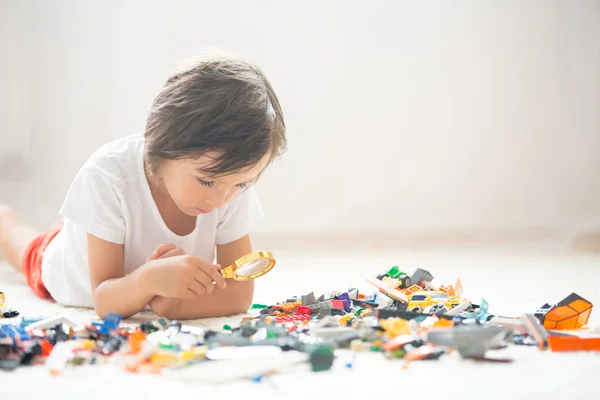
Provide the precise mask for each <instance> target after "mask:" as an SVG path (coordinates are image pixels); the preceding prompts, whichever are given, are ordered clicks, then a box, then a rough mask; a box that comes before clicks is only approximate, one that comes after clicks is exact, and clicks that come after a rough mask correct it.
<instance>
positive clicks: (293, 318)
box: [275, 315, 312, 323]
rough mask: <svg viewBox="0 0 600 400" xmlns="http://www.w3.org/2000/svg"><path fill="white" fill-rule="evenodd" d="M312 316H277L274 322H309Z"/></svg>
mask: <svg viewBox="0 0 600 400" xmlns="http://www.w3.org/2000/svg"><path fill="white" fill-rule="evenodd" d="M311 319H312V316H310V315H279V316H278V317H277V318H275V322H277V323H281V322H294V321H310V320H311Z"/></svg>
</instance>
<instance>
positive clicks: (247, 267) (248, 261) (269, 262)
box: [221, 251, 275, 281]
mask: <svg viewBox="0 0 600 400" xmlns="http://www.w3.org/2000/svg"><path fill="white" fill-rule="evenodd" d="M274 266H275V258H274V257H273V254H271V253H270V252H268V251H256V252H254V253H250V254H247V255H245V256H243V257H241V258H239V259H238V260H237V261H236V262H234V263H233V264H231V265H230V266H228V267H226V268H222V269H221V275H223V278H225V279H235V280H236V281H249V280H251V279H256V278H258V277H260V276H263V275H264V274H266V273H267V272H269V271H270V270H272V269H273V267H274Z"/></svg>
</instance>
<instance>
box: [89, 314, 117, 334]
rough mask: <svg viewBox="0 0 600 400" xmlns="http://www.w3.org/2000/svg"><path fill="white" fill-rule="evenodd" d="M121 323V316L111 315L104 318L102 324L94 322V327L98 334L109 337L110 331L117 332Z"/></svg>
mask: <svg viewBox="0 0 600 400" xmlns="http://www.w3.org/2000/svg"><path fill="white" fill-rule="evenodd" d="M120 323H121V316H120V315H119V314H114V313H109V314H108V315H106V316H105V317H104V319H103V320H102V322H92V327H94V328H96V331H97V332H98V333H103V334H105V335H108V334H110V331H112V330H116V329H117V328H118V327H119V324H120Z"/></svg>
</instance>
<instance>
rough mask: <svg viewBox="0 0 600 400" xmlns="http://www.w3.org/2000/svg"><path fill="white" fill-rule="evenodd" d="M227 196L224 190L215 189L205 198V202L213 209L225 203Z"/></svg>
mask: <svg viewBox="0 0 600 400" xmlns="http://www.w3.org/2000/svg"><path fill="white" fill-rule="evenodd" d="M226 198H227V191H226V190H215V191H214V193H211V194H210V195H209V196H208V197H207V198H206V202H207V203H208V204H209V205H210V206H211V207H212V208H213V209H214V208H220V207H221V206H222V205H223V204H225V201H226Z"/></svg>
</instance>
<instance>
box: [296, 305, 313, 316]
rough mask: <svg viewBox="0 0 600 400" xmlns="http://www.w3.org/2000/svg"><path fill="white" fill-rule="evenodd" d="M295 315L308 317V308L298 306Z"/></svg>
mask: <svg viewBox="0 0 600 400" xmlns="http://www.w3.org/2000/svg"><path fill="white" fill-rule="evenodd" d="M296 315H310V307H307V306H300V307H298V308H297V309H296Z"/></svg>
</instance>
